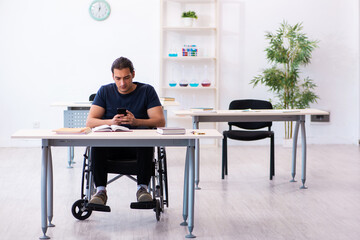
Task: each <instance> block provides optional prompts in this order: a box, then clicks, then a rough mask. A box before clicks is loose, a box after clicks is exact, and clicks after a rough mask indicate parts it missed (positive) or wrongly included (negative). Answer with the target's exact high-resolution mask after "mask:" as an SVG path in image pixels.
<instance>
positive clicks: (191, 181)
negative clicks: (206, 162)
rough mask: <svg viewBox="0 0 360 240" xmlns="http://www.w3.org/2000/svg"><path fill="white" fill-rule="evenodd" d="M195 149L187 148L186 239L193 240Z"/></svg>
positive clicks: (192, 147)
mask: <svg viewBox="0 0 360 240" xmlns="http://www.w3.org/2000/svg"><path fill="white" fill-rule="evenodd" d="M194 155H195V147H194V146H190V147H189V226H188V229H189V234H188V235H186V236H185V237H186V238H195V237H196V236H195V235H193V234H192V231H193V229H194V204H195V202H194V200H195V161H194V160H195V156H194Z"/></svg>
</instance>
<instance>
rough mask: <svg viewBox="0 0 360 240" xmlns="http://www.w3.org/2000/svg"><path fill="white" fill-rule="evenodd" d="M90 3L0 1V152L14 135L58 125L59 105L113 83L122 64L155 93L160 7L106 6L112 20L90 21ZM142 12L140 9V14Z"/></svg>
mask: <svg viewBox="0 0 360 240" xmlns="http://www.w3.org/2000/svg"><path fill="white" fill-rule="evenodd" d="M91 2H92V1H73V0H62V1H46V0H18V1H0V86H1V94H0V102H1V105H0V112H1V123H0V132H1V137H0V146H9V145H17V144H20V142H19V141H18V140H17V141H15V140H11V141H10V135H11V134H12V133H13V132H15V131H16V130H17V129H18V128H32V127H33V123H34V122H35V121H40V127H41V128H48V129H54V128H58V127H61V126H62V125H63V117H62V111H63V109H62V108H56V107H50V104H51V103H53V102H57V101H84V100H87V99H88V97H89V95H90V94H91V93H94V92H96V91H97V90H98V88H99V87H100V85H102V84H106V83H109V82H111V81H112V78H111V71H110V67H111V64H112V62H113V61H114V60H115V58H117V57H120V56H126V57H128V58H130V59H131V60H132V61H133V63H134V66H135V70H136V78H135V79H136V80H138V81H143V82H147V83H150V84H153V85H155V87H158V86H157V85H158V79H159V68H158V66H159V54H158V53H159V29H160V28H159V22H160V17H159V12H160V9H159V3H158V2H159V1H157V0H151V1H149V0H133V1H117V0H108V2H109V4H110V5H111V14H110V17H109V18H108V19H107V20H105V21H103V22H97V21H95V20H93V19H92V18H91V17H90V15H89V13H88V8H89V5H90V3H91ZM140 6H141V7H140Z"/></svg>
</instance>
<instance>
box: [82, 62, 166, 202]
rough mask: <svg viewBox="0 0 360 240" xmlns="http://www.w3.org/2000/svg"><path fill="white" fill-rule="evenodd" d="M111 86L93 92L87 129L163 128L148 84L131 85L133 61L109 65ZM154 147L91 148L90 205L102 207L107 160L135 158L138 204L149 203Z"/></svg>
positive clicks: (159, 108)
mask: <svg viewBox="0 0 360 240" xmlns="http://www.w3.org/2000/svg"><path fill="white" fill-rule="evenodd" d="M111 72H112V77H113V79H114V83H110V84H108V85H104V86H102V87H101V88H100V89H99V91H98V92H97V93H96V96H95V99H94V101H93V103H92V106H91V108H90V112H89V115H88V118H87V121H86V126H88V127H91V128H93V127H97V126H100V125H104V124H107V125H126V126H127V127H129V128H149V127H163V126H165V118H164V114H163V110H162V107H161V103H160V100H159V97H158V95H157V94H156V92H155V90H154V88H153V87H152V86H150V85H148V84H144V83H140V82H133V79H134V77H135V71H134V67H133V64H132V62H131V61H130V60H129V59H127V58H125V57H120V58H118V59H116V60H115V61H114V63H113V64H112V66H111ZM117 108H126V113H127V114H126V115H125V114H117ZM153 154H154V149H153V147H137V148H135V147H129V148H125V147H121V148H120V147H93V148H92V149H91V160H92V169H93V173H94V181H95V186H96V193H95V195H94V196H93V197H92V198H91V200H90V203H93V204H101V205H105V204H106V201H107V195H106V183H107V172H106V159H121V158H122V157H124V156H135V157H137V161H138V176H137V183H138V191H137V193H136V197H137V201H140V202H142V201H151V200H152V196H151V195H150V193H148V192H147V186H148V185H149V182H150V178H151V174H152V171H151V170H152V168H151V164H152V160H153Z"/></svg>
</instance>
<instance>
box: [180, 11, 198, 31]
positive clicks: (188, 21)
mask: <svg viewBox="0 0 360 240" xmlns="http://www.w3.org/2000/svg"><path fill="white" fill-rule="evenodd" d="M181 18H182V19H183V22H184V25H185V26H186V27H191V26H192V25H193V23H194V19H197V18H198V17H197V15H196V12H194V11H187V12H183V13H182V15H181Z"/></svg>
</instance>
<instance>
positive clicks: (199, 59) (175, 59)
mask: <svg viewBox="0 0 360 240" xmlns="http://www.w3.org/2000/svg"><path fill="white" fill-rule="evenodd" d="M163 59H164V60H169V61H201V60H214V61H215V60H216V58H215V57H164V58H163Z"/></svg>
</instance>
